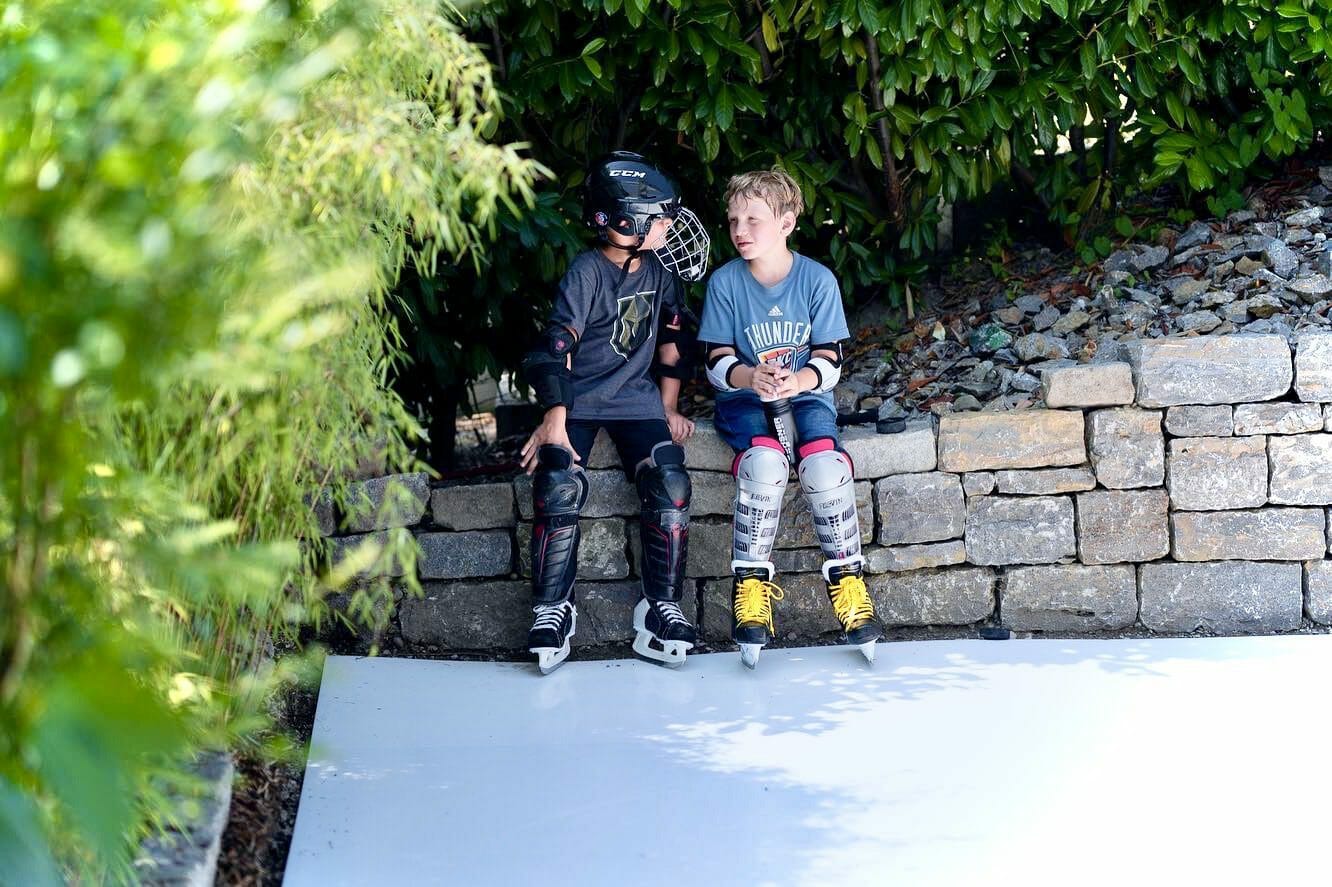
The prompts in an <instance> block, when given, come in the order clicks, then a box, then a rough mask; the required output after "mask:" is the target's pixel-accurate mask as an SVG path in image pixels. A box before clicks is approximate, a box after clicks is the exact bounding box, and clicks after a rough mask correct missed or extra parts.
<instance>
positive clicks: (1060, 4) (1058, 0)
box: [1048, 0, 1068, 20]
mask: <svg viewBox="0 0 1332 887" xmlns="http://www.w3.org/2000/svg"><path fill="white" fill-rule="evenodd" d="M1048 2H1049V5H1050V9H1052V10H1053V11H1054V14H1055V15H1057V16H1059V17H1060V18H1062V19H1065V20H1067V19H1068V0H1048Z"/></svg>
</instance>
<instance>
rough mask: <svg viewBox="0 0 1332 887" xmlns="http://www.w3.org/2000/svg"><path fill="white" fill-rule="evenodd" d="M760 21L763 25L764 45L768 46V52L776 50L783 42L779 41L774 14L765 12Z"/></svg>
mask: <svg viewBox="0 0 1332 887" xmlns="http://www.w3.org/2000/svg"><path fill="white" fill-rule="evenodd" d="M751 21H752V19H751ZM760 23H761V24H762V25H763V45H764V46H766V47H768V52H776V51H777V50H778V49H779V48H780V47H781V44H780V43H779V42H778V41H777V26H776V25H775V24H773V21H772V16H770V15H768V14H767V13H766V12H765V13H763V17H762V19H761V20H760Z"/></svg>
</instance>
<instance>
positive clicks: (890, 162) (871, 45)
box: [865, 34, 905, 231]
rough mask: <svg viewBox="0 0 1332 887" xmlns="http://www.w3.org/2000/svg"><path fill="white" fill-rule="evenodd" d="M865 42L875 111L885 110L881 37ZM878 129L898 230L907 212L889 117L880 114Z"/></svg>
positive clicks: (886, 186)
mask: <svg viewBox="0 0 1332 887" xmlns="http://www.w3.org/2000/svg"><path fill="white" fill-rule="evenodd" d="M866 37H867V38H868V39H866V41H865V43H866V46H867V48H868V49H869V64H870V77H869V87H870V100H871V102H872V103H873V106H874V111H875V113H879V112H882V111H883V110H884V105H883V81H882V79H881V76H880V69H879V38H878V37H876V36H874V35H873V34H867V35H866ZM877 129H878V131H879V150H880V151H881V152H882V153H883V177H884V182H883V184H884V195H885V197H886V198H887V204H888V207H887V209H888V220H889V221H890V222H892V225H893V228H894V229H896V230H897V231H901V230H902V224H903V222H904V221H905V214H904V213H903V211H902V179H901V177H900V176H899V175H898V173H897V161H896V159H895V158H894V157H893V140H892V137H891V136H890V135H889V133H888V118H887V117H886V116H882V115H881V116H880V117H879V120H878V126H877Z"/></svg>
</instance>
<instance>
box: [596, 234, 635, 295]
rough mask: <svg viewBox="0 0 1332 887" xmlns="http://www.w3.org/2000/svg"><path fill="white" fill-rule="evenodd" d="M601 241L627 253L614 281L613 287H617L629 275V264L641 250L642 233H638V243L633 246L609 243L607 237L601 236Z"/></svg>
mask: <svg viewBox="0 0 1332 887" xmlns="http://www.w3.org/2000/svg"><path fill="white" fill-rule="evenodd" d="M601 239H602V242H603V243H604V244H606V246H609V247H610V248H611V249H619V250H624V251H625V253H627V255H626V256H625V257H624V264H622V265H621V266H620V279H619V280H617V281H615V289H619V288H620V287H621V286H622V285H623V284H624V279H625V278H626V277H628V276H629V266H630V264H632V263H633V261H634V259H636V258H638V256H639V254H641V253H642V252H643V239H644V238H643V235H641V234H639V235H638V243H636V244H634V245H633V246H623V245H622V244H619V243H611V241H610V238H609V237H605V236H604V235H603V236H602V238H601Z"/></svg>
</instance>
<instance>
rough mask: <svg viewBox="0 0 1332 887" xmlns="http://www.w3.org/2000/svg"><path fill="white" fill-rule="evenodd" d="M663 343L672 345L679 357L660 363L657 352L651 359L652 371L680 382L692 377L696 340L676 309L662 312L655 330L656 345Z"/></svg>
mask: <svg viewBox="0 0 1332 887" xmlns="http://www.w3.org/2000/svg"><path fill="white" fill-rule="evenodd" d="M663 345H674V346H675V348H676V350H677V351H678V352H679V354H680V358H679V360H678V362H676V363H674V364H669V363H662V361H661V356H660V354H658V356H657V358H656V359H655V360H654V361H653V368H652V369H653V371H654V372H655V373H656V374H657V375H658V376H665V377H666V378H669V379H679V380H680V381H682V382H687V381H689V380H690V379H692V378H694V365H695V363H696V358H695V356H694V351H695V348H696V347H697V345H698V340H697V339H695V338H694V336H693V334H692V333H690V331H689V328H688V326H687V325H686V323H685V318H684V315H683V314H681V313H680V312H678V311H666V312H663V313H662V316H661V325H660V327H659V328H658V330H657V346H658V347H659V348H660V347H661V346H663Z"/></svg>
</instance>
